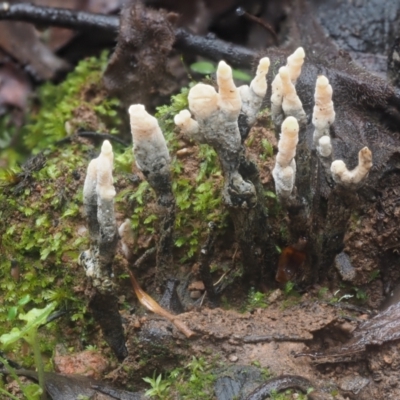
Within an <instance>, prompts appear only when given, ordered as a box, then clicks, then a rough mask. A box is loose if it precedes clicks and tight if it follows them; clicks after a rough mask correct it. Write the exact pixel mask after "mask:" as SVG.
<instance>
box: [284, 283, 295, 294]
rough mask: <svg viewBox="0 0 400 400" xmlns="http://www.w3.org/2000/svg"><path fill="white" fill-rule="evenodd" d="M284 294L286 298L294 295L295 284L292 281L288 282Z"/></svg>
mask: <svg viewBox="0 0 400 400" xmlns="http://www.w3.org/2000/svg"><path fill="white" fill-rule="evenodd" d="M283 292H284V293H285V295H286V296H290V295H292V294H293V293H294V282H291V281H289V282H286V284H285V288H284V289H283Z"/></svg>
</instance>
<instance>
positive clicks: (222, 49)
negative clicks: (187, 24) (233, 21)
mask: <svg viewBox="0 0 400 400" xmlns="http://www.w3.org/2000/svg"><path fill="white" fill-rule="evenodd" d="M175 35H176V40H175V47H176V48H177V49H178V50H184V51H190V52H192V53H195V54H198V55H200V56H203V57H206V58H210V59H212V60H215V61H220V60H225V61H226V62H227V63H228V64H231V65H233V66H236V67H239V66H249V65H252V64H253V61H254V60H255V59H256V58H257V57H258V54H257V53H256V52H255V51H254V50H252V49H248V48H245V47H242V46H238V45H235V44H233V43H228V42H225V41H223V40H220V39H217V38H216V37H215V36H214V35H213V34H208V35H207V36H205V37H203V36H196V35H192V34H191V33H189V32H187V31H185V30H184V29H177V30H176V31H175Z"/></svg>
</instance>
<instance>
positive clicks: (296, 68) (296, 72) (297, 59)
mask: <svg viewBox="0 0 400 400" xmlns="http://www.w3.org/2000/svg"><path fill="white" fill-rule="evenodd" d="M305 56H306V53H305V52H304V49H303V48H302V47H299V48H297V49H296V50H295V52H294V53H293V54H291V55H290V56H289V57H288V58H287V67H288V70H289V76H290V80H291V81H292V83H293V84H295V83H296V81H297V79H298V77H299V76H300V74H301V67H302V66H303V64H304V58H305Z"/></svg>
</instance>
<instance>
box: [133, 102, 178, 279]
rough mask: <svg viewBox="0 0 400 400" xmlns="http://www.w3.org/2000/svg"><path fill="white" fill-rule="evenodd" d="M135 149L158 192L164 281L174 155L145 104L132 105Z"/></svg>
mask: <svg viewBox="0 0 400 400" xmlns="http://www.w3.org/2000/svg"><path fill="white" fill-rule="evenodd" d="M129 116H130V122H131V132H132V140H133V153H134V156H135V159H136V164H137V166H138V168H139V169H140V170H141V171H142V172H143V175H144V176H145V178H146V179H147V181H148V182H149V184H150V186H151V187H152V188H153V190H154V191H155V192H156V195H157V204H158V207H159V213H160V216H161V218H160V220H161V221H160V229H159V239H158V243H157V265H156V271H157V272H156V274H157V276H156V280H157V284H158V285H161V284H162V283H163V280H164V279H165V276H164V274H165V271H166V270H167V269H168V268H170V267H171V266H172V248H173V243H174V242H173V233H174V224H175V206H176V205H175V197H174V195H173V193H172V182H171V174H170V156H169V152H168V148H167V144H166V142H165V138H164V135H163V134H162V132H161V129H160V127H159V126H158V122H157V120H156V119H155V118H154V117H153V116H151V115H150V114H148V113H147V111H146V110H145V108H144V106H143V105H141V104H136V105H131V106H130V107H129Z"/></svg>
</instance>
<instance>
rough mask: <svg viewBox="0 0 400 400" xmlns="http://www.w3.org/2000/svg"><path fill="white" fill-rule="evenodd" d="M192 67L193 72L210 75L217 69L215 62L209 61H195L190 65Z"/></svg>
mask: <svg viewBox="0 0 400 400" xmlns="http://www.w3.org/2000/svg"><path fill="white" fill-rule="evenodd" d="M190 69H191V70H192V71H193V72H197V73H198V74H202V75H210V74H212V73H214V72H215V71H216V70H217V68H216V67H215V64H213V63H211V62H209V61H199V62H195V63H193V64H191V65H190Z"/></svg>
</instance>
